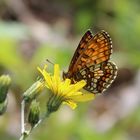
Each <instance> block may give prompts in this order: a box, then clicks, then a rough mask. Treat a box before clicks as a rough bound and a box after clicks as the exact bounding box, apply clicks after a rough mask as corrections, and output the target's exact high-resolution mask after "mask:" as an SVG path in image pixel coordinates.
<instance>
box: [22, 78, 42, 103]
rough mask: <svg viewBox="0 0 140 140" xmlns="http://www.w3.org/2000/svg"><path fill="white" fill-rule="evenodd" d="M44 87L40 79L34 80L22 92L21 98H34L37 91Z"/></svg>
mask: <svg viewBox="0 0 140 140" xmlns="http://www.w3.org/2000/svg"><path fill="white" fill-rule="evenodd" d="M43 88H44V82H43V81H42V80H39V81H36V82H35V83H34V84H33V85H32V86H31V87H30V88H29V89H27V90H26V91H25V92H24V94H23V99H24V100H25V101H26V102H29V101H32V100H33V99H35V98H36V97H37V96H38V95H39V93H41V91H42V90H43Z"/></svg>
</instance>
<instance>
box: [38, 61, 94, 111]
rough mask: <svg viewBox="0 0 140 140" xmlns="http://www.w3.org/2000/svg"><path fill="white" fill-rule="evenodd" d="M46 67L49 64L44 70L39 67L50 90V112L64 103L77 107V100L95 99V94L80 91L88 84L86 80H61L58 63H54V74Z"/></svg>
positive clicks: (48, 107) (73, 107)
mask: <svg viewBox="0 0 140 140" xmlns="http://www.w3.org/2000/svg"><path fill="white" fill-rule="evenodd" d="M46 69H47V65H45V66H44V68H43V70H41V69H40V68H39V67H38V70H39V71H40V73H41V74H42V75H43V77H44V82H45V86H46V87H47V88H48V89H49V90H50V98H49V100H48V103H47V109H48V112H50V113H51V112H54V111H57V110H58V108H59V107H60V105H61V104H62V103H64V104H67V105H68V106H70V107H71V108H72V109H75V108H76V106H77V102H85V101H89V100H92V99H94V97H95V95H94V94H91V93H88V94H84V93H82V92H81V91H80V89H82V88H83V87H84V86H85V85H86V82H85V81H84V80H81V81H79V82H77V83H75V84H71V80H70V79H65V80H61V78H60V69H59V65H58V64H55V65H54V74H53V75H51V74H50V73H48V72H47V71H46Z"/></svg>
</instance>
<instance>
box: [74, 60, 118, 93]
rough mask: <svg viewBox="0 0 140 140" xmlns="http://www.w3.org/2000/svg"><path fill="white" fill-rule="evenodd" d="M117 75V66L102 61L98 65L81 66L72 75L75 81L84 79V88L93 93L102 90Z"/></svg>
mask: <svg viewBox="0 0 140 140" xmlns="http://www.w3.org/2000/svg"><path fill="white" fill-rule="evenodd" d="M116 76H117V66H116V65H115V64H114V63H112V62H102V63H100V64H98V65H91V66H89V67H86V68H83V69H81V70H80V71H78V72H77V73H75V75H74V77H73V78H74V80H75V81H80V80H81V79H84V80H85V81H86V83H87V84H86V86H85V87H84V89H85V90H87V91H89V92H92V93H94V94H97V93H102V92H104V91H105V90H106V89H107V88H108V87H109V86H110V85H111V84H112V82H113V81H114V80H115V78H116Z"/></svg>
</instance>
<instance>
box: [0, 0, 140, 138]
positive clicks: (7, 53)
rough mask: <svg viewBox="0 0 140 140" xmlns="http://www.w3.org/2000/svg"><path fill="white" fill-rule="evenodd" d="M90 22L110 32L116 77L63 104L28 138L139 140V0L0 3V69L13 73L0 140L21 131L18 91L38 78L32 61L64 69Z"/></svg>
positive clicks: (3, 0)
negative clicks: (92, 93) (72, 104)
mask: <svg viewBox="0 0 140 140" xmlns="http://www.w3.org/2000/svg"><path fill="white" fill-rule="evenodd" d="M89 28H90V29H92V31H93V33H96V32H97V31H100V30H102V29H104V30H106V31H107V32H108V33H109V34H110V36H111V38H112V41H113V51H114V53H113V54H112V60H113V61H114V62H115V63H116V64H117V66H118V68H119V70H118V76H117V79H116V80H115V82H114V83H113V84H112V86H111V87H110V88H109V89H108V90H107V91H106V92H105V94H104V95H101V96H97V98H96V99H95V100H94V101H91V102H89V103H83V104H79V105H78V108H77V109H76V110H71V109H70V108H68V107H67V106H62V107H61V108H60V110H59V111H57V112H56V113H54V114H52V116H51V117H50V118H49V119H48V120H47V121H46V122H44V123H43V124H42V125H40V126H39V127H38V128H37V129H36V130H35V131H34V132H33V133H32V135H31V136H30V137H29V138H28V139H29V140H31V139H33V140H140V108H139V105H140V86H139V85H140V1H139V0H133V1H132V0H100V1H99V0H76V1H75V0H71V1H64V0H1V1H0V74H9V75H10V76H11V78H12V86H11V89H10V91H9V94H8V98H9V104H8V110H7V112H6V113H5V114H4V115H3V116H0V139H1V140H9V139H10V140H16V139H18V137H19V136H20V101H21V96H22V93H23V92H24V91H25V90H26V89H27V88H28V87H30V85H31V84H32V83H33V82H34V81H35V80H36V79H37V76H38V72H37V69H36V67H37V66H43V64H45V63H47V62H46V59H49V60H51V61H52V62H54V63H58V64H60V66H61V69H62V70H66V69H67V68H68V65H69V63H70V60H71V58H72V55H73V53H74V51H75V49H76V47H77V45H78V43H79V40H80V38H81V37H82V35H83V34H84V33H85V32H86V30H87V29H89ZM49 66H50V67H51V69H52V66H51V64H49ZM46 100H47V99H46ZM44 102H45V101H44Z"/></svg>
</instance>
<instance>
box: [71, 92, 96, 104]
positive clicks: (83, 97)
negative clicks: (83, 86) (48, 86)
mask: <svg viewBox="0 0 140 140" xmlns="http://www.w3.org/2000/svg"><path fill="white" fill-rule="evenodd" d="M94 98H95V94H92V93H90V94H81V95H74V96H71V97H70V99H71V100H73V101H75V102H86V101H90V100H93V99H94Z"/></svg>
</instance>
